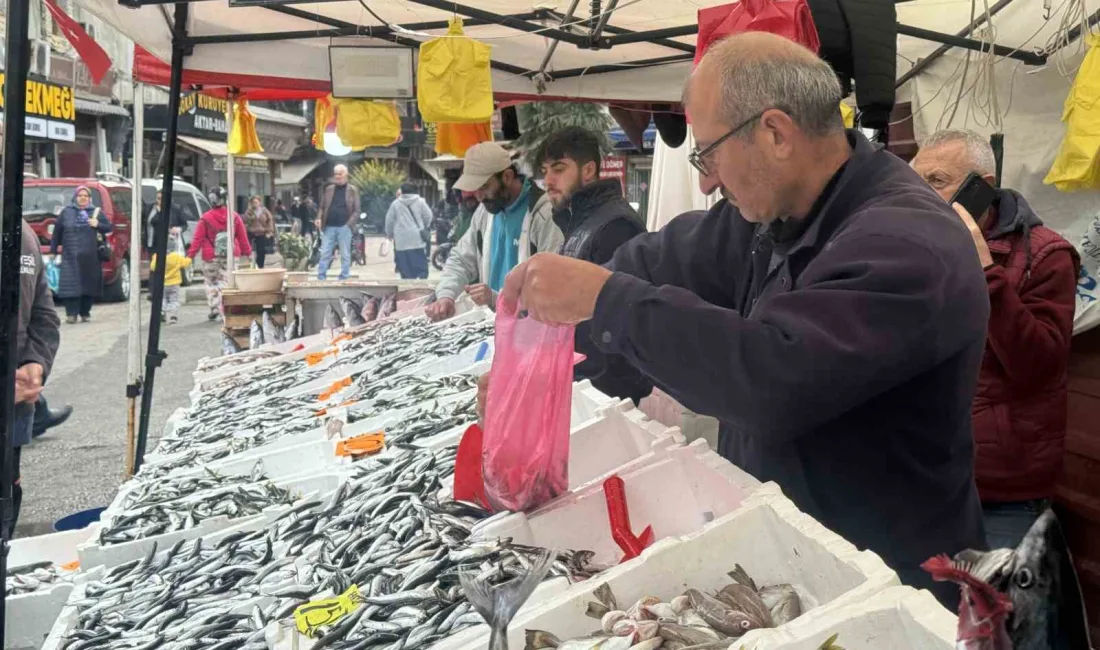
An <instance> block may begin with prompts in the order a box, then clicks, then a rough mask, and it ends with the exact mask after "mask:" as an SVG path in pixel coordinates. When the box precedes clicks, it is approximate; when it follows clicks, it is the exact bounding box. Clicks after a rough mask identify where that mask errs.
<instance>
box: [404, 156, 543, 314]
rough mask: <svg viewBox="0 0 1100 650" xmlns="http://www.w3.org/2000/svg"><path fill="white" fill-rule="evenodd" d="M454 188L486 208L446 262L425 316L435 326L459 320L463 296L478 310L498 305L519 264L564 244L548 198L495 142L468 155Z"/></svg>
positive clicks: (473, 221) (481, 209)
mask: <svg viewBox="0 0 1100 650" xmlns="http://www.w3.org/2000/svg"><path fill="white" fill-rule="evenodd" d="M454 187H455V189H457V190H460V191H463V192H473V193H474V195H475V196H476V197H477V200H478V201H480V202H481V206H480V207H479V208H478V209H477V211H476V212H474V216H473V218H472V219H471V221H470V227H469V229H468V230H467V231H466V234H465V235H463V236H462V239H460V240H459V242H458V244H456V245H455V247H454V249H453V250H452V251H451V254H450V255H449V256H448V257H447V264H446V266H444V267H443V277H442V278H440V280H439V284H438V285H437V286H436V288H435V295H436V301H435V302H434V303H432V304H431V305H429V306H428V308H427V310H426V313H427V315H428V318H431V319H432V320H435V321H439V320H443V319H446V318H450V317H451V316H454V314H455V299H456V298H458V297H459V296H460V295H461V294H462V293H463V292H465V293H467V294H468V295H469V296H470V298H471V299H473V301H474V304H477V305H490V306H494V305H496V292H498V291H500V289H501V287H503V286H504V278H505V276H507V275H508V272H509V271H511V270H512V268H513V267H514V266H515V265H516V264H519V263H520V262H523V261H524V260H526V259H527V258H529V257H531V256H532V255H534V254H535V253H539V252H546V251H556V250H558V249H559V248H560V247H561V244H562V241H563V237H562V233H561V229H560V228H558V226H557V225H555V224H554V217H553V207H552V206H551V204H550V199H549V197H548V196H547V195H546V193H544V192H543V191H542V190H540V189H539V188H538V186H536V185H535V184H534V183H532V182H531V180H530V179H528V178H524V177H523V176H521V175H520V173H519V171H518V170H517V169H516V167H515V165H513V164H512V158H511V157H510V156H509V155H508V152H507V151H505V150H504V148H503V147H501V146H500V145H499V144H496V143H495V142H482V143H480V144H476V145H474V146H472V147H470V148H469V149H468V150H467V151H466V157H465V159H464V161H463V166H462V176H461V177H459V179H458V180H457V181H455V184H454Z"/></svg>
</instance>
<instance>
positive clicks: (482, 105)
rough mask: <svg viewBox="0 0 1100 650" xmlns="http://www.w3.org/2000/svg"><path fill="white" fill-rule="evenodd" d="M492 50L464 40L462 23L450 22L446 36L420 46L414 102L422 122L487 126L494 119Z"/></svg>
mask: <svg viewBox="0 0 1100 650" xmlns="http://www.w3.org/2000/svg"><path fill="white" fill-rule="evenodd" d="M491 56H492V50H491V48H490V47H489V46H488V45H486V44H484V43H479V42H477V41H475V40H474V39H472V38H467V37H466V36H465V35H464V34H463V31H462V19H461V18H459V17H457V16H456V17H454V18H451V20H450V26H449V27H448V28H447V36H446V37H443V38H436V39H432V40H430V41H428V42H427V43H424V44H422V45H421V46H420V61H419V63H418V64H417V68H416V81H417V84H416V102H417V108H419V110H420V115H421V117H422V118H423V119H424V121H425V122H437V123H438V122H458V123H462V124H469V123H471V122H487V121H489V118H491V117H492V116H493V74H492V71H491V70H490V68H489V61H490V59H491Z"/></svg>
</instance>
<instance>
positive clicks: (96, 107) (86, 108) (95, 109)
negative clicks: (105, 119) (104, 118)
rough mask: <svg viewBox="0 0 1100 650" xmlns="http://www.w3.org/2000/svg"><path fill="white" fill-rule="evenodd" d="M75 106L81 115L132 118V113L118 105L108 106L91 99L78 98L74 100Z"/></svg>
mask: <svg viewBox="0 0 1100 650" xmlns="http://www.w3.org/2000/svg"><path fill="white" fill-rule="evenodd" d="M73 104H74V105H75V106H76V110H77V111H78V112H80V113H88V114H89V115H117V116H118V117H130V111H128V110H126V109H125V108H123V107H122V106H119V105H118V104H108V103H106V102H97V101H92V100H90V99H80V98H79V97H77V98H76V99H74V100H73Z"/></svg>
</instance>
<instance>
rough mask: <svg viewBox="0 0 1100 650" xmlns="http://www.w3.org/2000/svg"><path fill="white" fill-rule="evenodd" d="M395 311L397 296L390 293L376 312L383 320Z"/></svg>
mask: <svg viewBox="0 0 1100 650" xmlns="http://www.w3.org/2000/svg"><path fill="white" fill-rule="evenodd" d="M395 311H397V294H396V293H391V294H390V295H388V296H386V297H385V298H384V299H383V300H382V305H381V307H380V308H379V311H378V317H379V318H385V317H387V316H389V315H390V314H392V313H393V312H395Z"/></svg>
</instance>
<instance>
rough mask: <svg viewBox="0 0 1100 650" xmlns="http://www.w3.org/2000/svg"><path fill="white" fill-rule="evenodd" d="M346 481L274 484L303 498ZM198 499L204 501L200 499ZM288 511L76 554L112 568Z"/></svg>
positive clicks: (331, 477) (332, 477) (91, 545)
mask: <svg viewBox="0 0 1100 650" xmlns="http://www.w3.org/2000/svg"><path fill="white" fill-rule="evenodd" d="M346 478H347V474H345V473H342V472H332V473H329V474H321V475H317V476H309V477H302V478H296V479H290V480H285V481H274V483H275V484H276V485H278V486H279V487H282V488H285V489H288V490H290V491H291V493H292V495H297V496H300V495H305V494H327V493H329V492H331V491H332V490H335V489H336V488H337V487H338V486H339V485H340V483H342V482H343V481H344V480H346ZM125 487H126V486H125V484H124V485H123V489H125ZM123 489H120V490H119V494H118V495H117V496H116V497H115V501H114V502H113V503H112V507H114V508H115V509H118V507H119V505H118V504H121V502H122V501H121V499H122V497H123ZM198 498H201V495H200V496H199V497H198ZM287 507H288V506H268V507H267V508H265V509H264V510H263V511H262V512H261V513H260V514H256V515H249V516H247V517H237V518H230V517H228V516H224V515H219V516H217V517H211V518H209V519H204V520H203V521H201V522H199V525H198V526H195V527H194V528H188V529H186V530H178V531H174V532H171V533H164V534H162V535H154V536H152V537H146V538H144V539H138V540H134V541H132V542H124V543H122V544H111V545H108V546H100V545H99V543H98V541H97V540H96V539H92V540H89V541H88V542H86V543H84V544H82V545H80V546H79V547H77V552H78V553H79V555H80V564H81V566H84V567H94V566H100V565H102V566H106V567H108V568H110V567H114V566H117V565H119V564H122V563H124V562H129V561H130V560H134V559H137V558H141V557H144V556H145V555H146V554H147V553H148V552H149V550H150V549H151V548H153V545H154V544H155V545H156V547H157V548H158V549H165V548H168V547H169V546H171V545H172V544H175V543H176V542H178V541H179V540H181V539H184V540H190V539H196V538H198V537H206V536H207V535H210V534H212V533H216V532H218V531H221V530H224V529H226V528H230V527H233V526H238V525H241V524H251V523H256V524H262V523H264V522H265V521H269V520H270V519H273V518H274V517H276V516H278V515H279V513H281V512H283V511H284V510H285V509H286V508H287ZM110 516H113V514H112V515H109V514H108V511H104V513H103V519H102V522H103V525H104V526H106V525H108V522H109V521H110V519H109V517H110Z"/></svg>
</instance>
